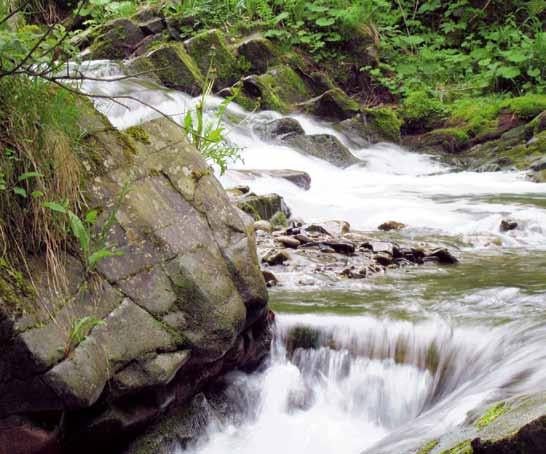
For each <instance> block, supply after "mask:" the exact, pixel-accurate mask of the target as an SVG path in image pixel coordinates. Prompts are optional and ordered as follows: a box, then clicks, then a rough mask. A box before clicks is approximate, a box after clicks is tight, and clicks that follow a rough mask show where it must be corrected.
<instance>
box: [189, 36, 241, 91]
mask: <svg viewBox="0 0 546 454" xmlns="http://www.w3.org/2000/svg"><path fill="white" fill-rule="evenodd" d="M184 46H185V47H186V50H187V52H188V54H189V55H190V56H191V57H192V58H193V59H194V61H195V62H196V64H197V67H198V68H199V70H200V71H201V73H202V74H207V73H208V72H209V69H213V71H214V77H215V78H216V82H215V88H216V89H218V90H221V89H222V88H225V87H228V86H230V85H233V84H234V83H235V82H237V81H238V80H239V78H240V77H241V75H242V70H241V67H240V62H238V61H237V59H236V58H235V56H234V55H233V53H232V52H231V50H230V49H229V48H228V46H227V44H226V40H225V38H224V35H223V33H221V32H220V31H218V30H208V31H206V32H203V33H200V34H198V35H196V36H194V37H193V38H191V39H188V40H187V41H185V42H184Z"/></svg>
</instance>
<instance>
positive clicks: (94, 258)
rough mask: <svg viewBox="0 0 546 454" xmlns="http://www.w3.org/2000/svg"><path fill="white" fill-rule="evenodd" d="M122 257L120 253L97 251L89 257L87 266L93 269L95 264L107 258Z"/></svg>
mask: <svg viewBox="0 0 546 454" xmlns="http://www.w3.org/2000/svg"><path fill="white" fill-rule="evenodd" d="M122 255H123V252H121V251H109V250H108V249H99V250H98V251H95V252H93V253H92V254H91V255H90V256H89V259H88V260H87V263H88V264H89V267H90V268H94V267H95V266H96V264H97V263H98V262H100V261H101V260H103V259H106V258H108V257H121V256H122Z"/></svg>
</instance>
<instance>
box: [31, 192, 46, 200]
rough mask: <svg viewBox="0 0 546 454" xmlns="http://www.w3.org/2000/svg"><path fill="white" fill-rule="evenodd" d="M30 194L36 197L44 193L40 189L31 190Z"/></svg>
mask: <svg viewBox="0 0 546 454" xmlns="http://www.w3.org/2000/svg"><path fill="white" fill-rule="evenodd" d="M30 195H31V196H32V197H34V198H35V199H36V198H38V197H43V196H44V193H43V192H42V191H32V192H31V193H30Z"/></svg>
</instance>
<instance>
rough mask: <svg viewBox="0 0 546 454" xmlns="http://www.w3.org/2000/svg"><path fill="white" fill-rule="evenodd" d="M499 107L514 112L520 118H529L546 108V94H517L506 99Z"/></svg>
mask: <svg viewBox="0 0 546 454" xmlns="http://www.w3.org/2000/svg"><path fill="white" fill-rule="evenodd" d="M501 107H502V108H504V109H507V110H509V111H510V112H513V113H515V114H516V115H517V116H518V117H519V118H520V119H522V120H530V119H531V118H533V117H535V116H537V115H538V114H539V113H541V112H542V111H544V110H546V95H539V94H530V95H525V96H519V97H517V98H512V99H508V100H506V101H505V102H503V103H502V105H501Z"/></svg>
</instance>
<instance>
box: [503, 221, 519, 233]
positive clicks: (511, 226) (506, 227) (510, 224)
mask: <svg viewBox="0 0 546 454" xmlns="http://www.w3.org/2000/svg"><path fill="white" fill-rule="evenodd" d="M517 228H518V223H517V222H516V221H513V220H511V219H503V220H502V221H501V223H500V231H501V232H508V231H510V230H515V229H517Z"/></svg>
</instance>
